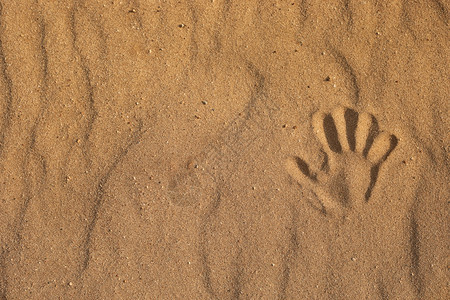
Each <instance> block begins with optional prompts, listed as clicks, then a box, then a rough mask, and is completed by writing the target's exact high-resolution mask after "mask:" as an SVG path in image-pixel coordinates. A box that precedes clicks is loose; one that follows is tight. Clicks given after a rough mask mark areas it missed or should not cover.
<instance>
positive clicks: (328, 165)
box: [286, 107, 398, 217]
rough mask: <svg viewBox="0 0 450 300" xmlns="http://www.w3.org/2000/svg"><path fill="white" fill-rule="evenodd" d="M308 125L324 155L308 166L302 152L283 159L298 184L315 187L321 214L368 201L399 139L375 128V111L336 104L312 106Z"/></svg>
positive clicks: (345, 211) (344, 211) (341, 213)
mask: <svg viewBox="0 0 450 300" xmlns="http://www.w3.org/2000/svg"><path fill="white" fill-rule="evenodd" d="M312 125H313V126H312V127H313V129H314V132H315V134H316V136H317V138H318V139H319V141H320V142H321V144H322V147H323V152H324V153H325V155H324V161H323V164H322V166H321V167H320V168H319V170H312V169H311V167H310V165H309V164H308V163H307V162H306V161H305V160H304V159H303V158H301V157H298V156H293V157H290V158H289V159H288V160H287V161H286V170H287V172H288V173H289V174H290V176H291V177H292V178H294V180H295V181H296V182H297V183H298V184H299V185H301V186H302V187H305V188H308V189H310V190H311V191H313V192H314V194H315V195H316V196H317V199H318V200H319V202H320V207H318V208H319V209H320V210H321V211H322V212H324V213H326V214H332V215H335V216H339V217H343V216H345V215H347V214H348V212H349V211H350V210H352V211H354V210H357V211H359V209H362V208H363V207H364V205H366V203H367V202H368V201H370V198H371V195H372V191H373V189H374V187H375V184H376V181H377V178H378V174H379V172H380V168H381V166H382V164H383V162H384V161H386V159H387V157H388V156H389V154H390V153H391V152H392V151H393V150H394V148H395V147H396V145H397V142H398V139H397V138H396V137H395V136H394V135H392V134H390V133H387V132H380V131H379V128H378V122H377V120H376V119H375V117H374V116H372V115H370V114H368V113H366V112H362V113H358V112H356V111H355V110H353V109H350V108H345V107H337V108H336V109H334V110H333V111H332V112H331V113H323V112H317V113H315V114H314V115H313V117H312Z"/></svg>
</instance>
